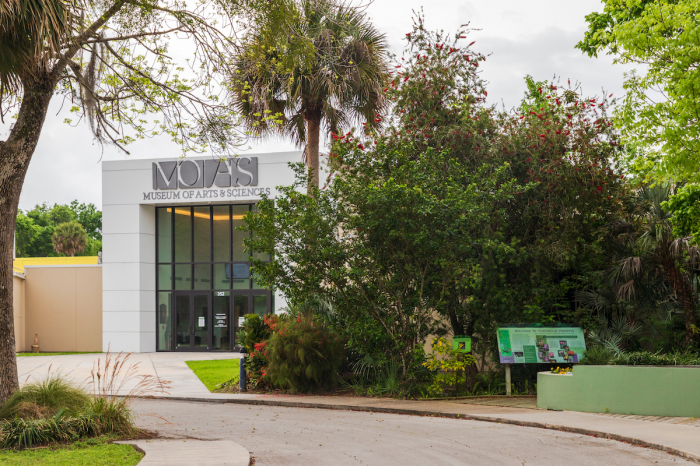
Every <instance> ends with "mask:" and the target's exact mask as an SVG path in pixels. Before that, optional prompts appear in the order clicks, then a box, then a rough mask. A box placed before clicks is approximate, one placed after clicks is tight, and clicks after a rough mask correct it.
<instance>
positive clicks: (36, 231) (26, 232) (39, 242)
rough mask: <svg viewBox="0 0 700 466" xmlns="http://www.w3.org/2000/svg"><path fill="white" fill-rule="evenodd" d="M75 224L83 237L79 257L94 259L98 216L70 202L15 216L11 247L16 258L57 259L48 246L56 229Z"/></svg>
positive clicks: (93, 209) (91, 207)
mask: <svg viewBox="0 0 700 466" xmlns="http://www.w3.org/2000/svg"><path fill="white" fill-rule="evenodd" d="M72 221H77V222H78V223H80V225H81V226H82V227H83V229H84V230H85V233H86V234H87V244H86V246H85V248H84V249H83V251H81V252H77V253H76V255H79V256H96V255H97V254H98V253H99V252H100V251H101V250H102V212H101V211H99V210H97V208H96V207H95V205H94V204H83V203H79V202H78V201H73V202H71V203H70V204H67V205H65V204H54V205H53V206H52V207H49V206H48V205H46V204H45V203H44V204H41V205H37V206H35V207H34V208H33V209H31V210H27V211H26V212H22V211H20V212H19V213H18V214H17V225H16V228H15V247H16V256H17V257H52V256H56V255H61V253H58V252H56V250H55V249H54V247H53V244H52V237H53V233H54V230H55V229H56V227H57V226H58V225H60V224H62V223H68V222H72Z"/></svg>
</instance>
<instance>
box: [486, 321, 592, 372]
mask: <svg viewBox="0 0 700 466" xmlns="http://www.w3.org/2000/svg"><path fill="white" fill-rule="evenodd" d="M496 336H497V338H498V354H499V356H500V360H501V363H503V364H525V363H528V364H529V363H534V364H536V363H544V364H555V363H556V364H571V363H577V362H579V361H580V360H581V359H582V358H583V353H584V352H585V351H586V343H585V341H584V338H583V330H581V328H580V327H520V326H512V327H511V326H504V327H501V328H499V329H498V331H497V332H496Z"/></svg>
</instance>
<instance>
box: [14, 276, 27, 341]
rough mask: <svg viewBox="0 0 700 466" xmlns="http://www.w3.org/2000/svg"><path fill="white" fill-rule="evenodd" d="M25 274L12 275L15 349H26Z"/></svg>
mask: <svg viewBox="0 0 700 466" xmlns="http://www.w3.org/2000/svg"><path fill="white" fill-rule="evenodd" d="M24 281H25V280H24V276H22V275H17V274H15V275H14V276H13V277H12V293H13V294H12V314H13V316H14V322H15V349H16V350H17V351H23V350H24Z"/></svg>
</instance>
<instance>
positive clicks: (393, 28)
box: [0, 0, 625, 210]
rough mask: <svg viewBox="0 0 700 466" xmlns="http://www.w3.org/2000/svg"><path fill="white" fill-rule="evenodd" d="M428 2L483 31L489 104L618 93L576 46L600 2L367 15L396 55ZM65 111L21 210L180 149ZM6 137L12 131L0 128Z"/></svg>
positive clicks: (75, 194)
mask: <svg viewBox="0 0 700 466" xmlns="http://www.w3.org/2000/svg"><path fill="white" fill-rule="evenodd" d="M421 6H423V8H424V12H425V16H426V22H425V25H426V27H427V28H428V29H444V30H446V31H454V30H455V29H456V28H457V27H459V25H460V24H464V23H467V22H470V23H471V27H473V28H477V29H480V30H479V31H475V32H473V33H472V36H471V37H472V39H471V40H476V44H475V45H474V48H475V49H476V50H478V51H479V52H481V53H484V54H491V55H490V56H489V57H488V58H487V60H486V62H485V63H484V64H483V65H482V66H480V67H479V68H480V69H482V68H483V77H484V78H485V79H486V80H487V81H489V83H490V84H489V86H488V92H489V93H488V98H489V99H490V102H491V103H499V104H500V103H501V101H502V102H503V103H504V104H505V106H506V108H511V107H513V106H515V105H516V104H517V103H518V102H519V101H520V99H521V98H522V96H523V92H524V90H525V85H524V81H523V77H524V76H525V75H527V74H530V75H532V76H533V77H534V78H535V79H536V80H545V79H550V78H552V77H553V76H554V75H557V76H561V78H562V79H563V80H564V81H565V80H566V79H571V81H572V82H574V81H579V82H581V83H582V85H583V88H584V90H585V92H586V93H588V94H591V95H593V94H598V95H600V94H601V93H602V91H601V89H605V91H606V92H607V93H615V95H618V96H621V94H622V81H623V72H624V71H625V70H624V69H623V68H622V67H620V66H613V65H612V59H611V58H610V57H601V58H597V59H595V58H588V57H587V56H585V55H583V54H582V53H581V52H580V51H579V50H577V49H575V48H574V46H575V45H576V43H577V42H578V41H579V40H581V39H582V37H583V33H584V31H585V29H586V23H585V19H584V17H585V16H586V15H587V14H589V13H591V12H593V11H601V10H602V4H601V3H600V2H599V1H597V0H576V1H573V0H488V1H486V0H480V1H460V0H433V1H432V2H426V1H425V0H375V1H374V3H373V4H372V5H371V6H370V7H369V10H368V13H369V15H370V17H371V18H372V20H373V21H374V22H375V24H377V26H378V27H379V28H380V29H381V30H383V31H384V32H386V34H387V37H388V39H389V43H390V45H391V47H392V49H393V51H394V52H395V53H400V52H401V50H402V47H403V42H402V40H401V39H402V38H403V37H404V36H405V34H406V33H407V32H409V31H410V30H411V18H412V15H413V10H419V9H420V8H421ZM66 116H67V115H66V112H65V111H64V112H61V111H60V102H59V101H58V99H55V102H53V104H52V106H51V110H50V112H49V116H48V117H47V120H46V123H45V125H44V130H43V133H42V135H41V139H40V140H39V145H38V147H37V149H36V152H35V154H34V157H33V159H32V162H31V164H30V166H29V171H28V173H27V177H26V179H25V183H24V188H23V190H22V196H21V198H20V205H19V206H20V208H21V209H24V210H26V209H30V208H32V207H33V206H34V205H35V204H39V203H43V202H46V203H48V204H54V203H61V204H63V203H68V202H70V201H72V200H73V199H77V200H79V201H80V202H92V203H94V204H96V205H97V206H98V207H101V204H102V185H101V184H102V183H101V165H100V159H102V160H115V159H125V158H151V157H166V158H175V157H178V156H179V155H180V152H179V151H178V147H176V146H174V145H173V144H172V143H170V142H169V141H168V140H167V139H163V140H148V141H139V142H136V143H134V144H132V145H131V146H130V151H131V155H125V154H124V153H122V152H120V151H118V150H116V149H115V148H113V147H104V148H101V147H100V146H99V145H98V144H96V143H94V142H93V139H92V137H91V134H90V131H89V129H88V127H87V125H86V124H80V125H79V126H78V127H77V128H72V127H69V126H68V125H66V124H64V123H63V119H64V118H65V117H66ZM0 137H2V138H3V139H4V138H6V137H7V132H6V131H3V132H2V133H0ZM293 149H294V146H293V145H291V144H287V143H284V142H280V141H279V140H273V141H268V142H261V143H256V144H254V145H253V152H275V151H284V150H293Z"/></svg>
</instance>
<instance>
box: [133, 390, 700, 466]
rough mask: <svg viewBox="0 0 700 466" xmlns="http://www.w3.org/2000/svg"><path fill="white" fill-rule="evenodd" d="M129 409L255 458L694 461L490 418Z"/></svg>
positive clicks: (181, 405) (150, 422)
mask: <svg viewBox="0 0 700 466" xmlns="http://www.w3.org/2000/svg"><path fill="white" fill-rule="evenodd" d="M134 410H135V412H136V413H138V414H139V418H138V424H139V425H140V426H141V427H144V428H147V429H149V430H156V431H158V432H159V433H160V434H161V435H163V436H167V437H176V438H180V437H192V438H197V439H212V440H222V439H225V440H233V441H235V442H237V443H239V444H241V445H243V446H244V447H246V448H247V449H248V450H249V451H250V452H251V455H252V456H253V457H254V458H255V461H256V462H255V465H256V466H268V465H285V466H288V465H305V466H307V465H332V466H341V465H360V464H365V465H401V466H405V465H415V464H421V465H422V464H430V465H453V464H454V465H474V466H480V465H499V466H500V465H518V466H522V465H552V466H562V465H566V466H575V465H606V466H610V465H624V466H630V465H634V466H642V465H686V464H687V465H690V464H694V463H691V462H688V461H686V460H683V459H681V458H678V457H676V456H672V455H669V454H667V453H663V452H659V451H656V450H651V449H647V448H642V447H637V446H632V445H628V444H626V443H622V442H617V441H615V440H605V439H598V438H594V437H589V436H586V435H578V434H570V433H566V432H557V431H552V430H545V429H537V428H530V427H519V426H512V425H503V424H496V423H491V422H479V421H467V420H458V419H442V418H431V417H419V416H402V415H395V414H378V413H366V412H351V411H330V410H321V409H304V408H280V407H270V406H247V405H237V404H209V403H190V402H180V401H165V400H139V401H137V402H136V403H135V404H134ZM203 460H205V458H203Z"/></svg>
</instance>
